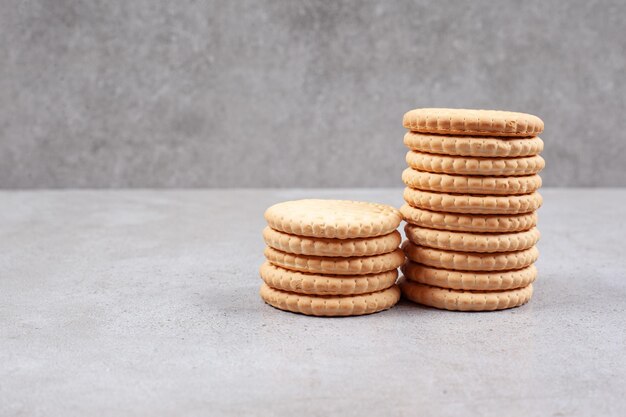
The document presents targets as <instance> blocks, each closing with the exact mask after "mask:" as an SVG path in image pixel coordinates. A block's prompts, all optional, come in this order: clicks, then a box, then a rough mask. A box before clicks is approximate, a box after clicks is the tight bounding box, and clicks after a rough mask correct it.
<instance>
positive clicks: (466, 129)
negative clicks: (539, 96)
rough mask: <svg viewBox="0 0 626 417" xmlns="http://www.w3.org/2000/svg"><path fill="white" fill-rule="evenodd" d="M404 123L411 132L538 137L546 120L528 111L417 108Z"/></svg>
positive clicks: (405, 116)
mask: <svg viewBox="0 0 626 417" xmlns="http://www.w3.org/2000/svg"><path fill="white" fill-rule="evenodd" d="M402 124H403V125H404V127H405V128H407V129H409V130H410V131H412V132H420V133H436V134H442V135H449V134H453V135H468V136H515V137H530V136H537V135H538V134H540V133H541V132H543V121H542V120H541V119H540V118H538V117H537V116H533V115H531V114H526V113H517V112H508V111H499V110H469V109H439V108H425V109H415V110H411V111H409V112H407V113H406V114H405V115H404V119H403V122H402Z"/></svg>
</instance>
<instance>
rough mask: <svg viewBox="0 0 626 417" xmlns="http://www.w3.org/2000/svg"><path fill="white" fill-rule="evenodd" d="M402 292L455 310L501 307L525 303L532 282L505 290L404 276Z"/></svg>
mask: <svg viewBox="0 0 626 417" xmlns="http://www.w3.org/2000/svg"><path fill="white" fill-rule="evenodd" d="M400 288H401V289H402V294H403V295H404V296H405V297H406V298H408V299H409V300H411V301H414V302H416V303H418V304H423V305H426V306H430V307H435V308H440V309H445V310H457V311H493V310H504V309H507V308H513V307H518V306H521V305H522V304H526V303H527V302H528V301H529V300H530V298H531V297H532V295H533V285H532V284H529V285H528V286H526V287H523V288H518V289H515V290H506V291H458V290H449V289H445V288H439V287H431V286H430V285H424V284H418V283H416V282H413V281H409V280H407V279H406V278H403V279H402V281H401V283H400Z"/></svg>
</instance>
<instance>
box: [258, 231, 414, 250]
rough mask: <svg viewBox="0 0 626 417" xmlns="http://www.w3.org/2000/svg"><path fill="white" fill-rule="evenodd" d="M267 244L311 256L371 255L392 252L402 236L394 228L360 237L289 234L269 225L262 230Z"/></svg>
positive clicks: (398, 244)
mask: <svg viewBox="0 0 626 417" xmlns="http://www.w3.org/2000/svg"><path fill="white" fill-rule="evenodd" d="M263 239H264V240H265V243H266V244H267V246H270V247H272V248H274V249H278V250H280V251H283V252H288V253H294V254H301V255H313V256H341V257H344V256H345V257H347V256H371V255H379V254H381V253H387V252H392V251H394V250H396V249H397V248H398V246H400V242H401V240H402V237H401V236H400V233H399V232H398V231H397V230H395V231H393V232H391V233H389V234H388V235H382V236H375V237H369V238H361V239H328V238H319V237H306V236H296V235H290V234H288V233H283V232H279V231H278V230H274V229H272V228H270V227H266V228H265V229H264V230H263Z"/></svg>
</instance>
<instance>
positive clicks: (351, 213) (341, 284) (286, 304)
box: [260, 200, 405, 316]
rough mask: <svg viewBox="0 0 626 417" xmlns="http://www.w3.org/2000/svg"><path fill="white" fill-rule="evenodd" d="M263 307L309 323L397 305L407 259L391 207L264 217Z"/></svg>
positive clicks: (323, 208) (288, 207)
mask: <svg viewBox="0 0 626 417" xmlns="http://www.w3.org/2000/svg"><path fill="white" fill-rule="evenodd" d="M265 219H266V220H267V223H268V227H266V228H265V229H264V230H263V239H264V240H265V243H266V244H267V247H266V248H265V257H266V258H267V261H266V262H265V263H264V264H263V265H261V268H260V274H261V278H262V279H263V281H264V283H263V284H262V286H261V291H260V293H261V297H262V298H263V300H264V301H265V302H266V303H268V304H270V305H272V306H274V307H276V308H279V309H281V310H287V311H292V312H296V313H302V314H308V315H314V316H353V315H360V314H370V313H375V312H377V311H382V310H386V309H388V308H390V307H392V306H393V305H395V304H396V303H397V302H398V299H399V298H400V289H399V288H398V286H397V285H396V279H397V278H398V270H397V268H398V267H399V266H401V265H402V264H403V263H404V260H405V257H404V253H403V252H402V250H401V249H400V248H399V246H400V242H401V236H400V233H399V232H398V231H397V230H396V229H397V227H398V225H399V224H400V221H401V220H402V216H401V215H400V212H399V211H398V210H396V209H395V208H393V207H390V206H386V205H382V204H373V203H365V202H358V201H344V200H297V201H287V202H284V203H279V204H276V205H274V206H272V207H270V208H269V209H267V211H266V212H265Z"/></svg>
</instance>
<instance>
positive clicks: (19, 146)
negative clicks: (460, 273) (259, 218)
mask: <svg viewBox="0 0 626 417" xmlns="http://www.w3.org/2000/svg"><path fill="white" fill-rule="evenodd" d="M625 21H626V2H625V1H623V0H621V1H592V0H576V1H554V0H553V1H544V0H536V1H527V2H520V1H517V0H509V1H500V2H493V1H486V0H481V1H472V2H467V1H457V2H453V1H389V2H387V1H385V2H383V1H379V2H374V1H358V0H351V1H343V2H340V1H291V0H275V1H268V0H265V1H261V0H259V1H226V0H225V1H167V0H140V1H137V0H133V1H127V0H109V1H78V0H38V1H32V0H5V1H2V2H1V3H0V109H1V110H0V187H5V188H18V187H200V186H202V187H204V186H211V187H213V186H215V187H230V186H244V187H252V186H401V181H400V173H401V171H402V169H403V166H404V153H405V150H404V148H403V146H402V135H403V128H402V126H401V118H402V115H403V113H404V112H405V111H406V110H409V109H411V108H414V107H434V106H446V107H475V108H499V109H508V110H518V111H525V112H531V113H534V114H537V115H539V116H540V117H542V118H543V119H544V121H545V122H546V127H547V128H546V131H545V133H544V134H543V135H542V137H543V138H544V140H545V142H546V150H545V153H544V156H545V158H546V160H547V162H548V167H547V168H546V170H545V171H544V174H543V177H544V184H545V185H562V186H572V185H579V186H588V185H591V186H602V185H612V186H621V185H626V126H625V114H626V25H625V24H624V22H625Z"/></svg>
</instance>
